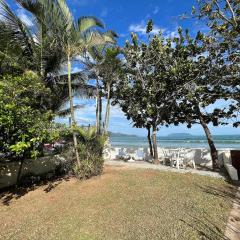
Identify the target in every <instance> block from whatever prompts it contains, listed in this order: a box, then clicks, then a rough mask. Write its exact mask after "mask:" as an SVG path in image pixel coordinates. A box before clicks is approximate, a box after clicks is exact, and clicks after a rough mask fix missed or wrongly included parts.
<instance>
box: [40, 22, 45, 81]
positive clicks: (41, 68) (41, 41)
mask: <svg viewBox="0 0 240 240" xmlns="http://www.w3.org/2000/svg"><path fill="white" fill-rule="evenodd" d="M43 74H44V69H43V27H42V24H40V75H41V77H43Z"/></svg>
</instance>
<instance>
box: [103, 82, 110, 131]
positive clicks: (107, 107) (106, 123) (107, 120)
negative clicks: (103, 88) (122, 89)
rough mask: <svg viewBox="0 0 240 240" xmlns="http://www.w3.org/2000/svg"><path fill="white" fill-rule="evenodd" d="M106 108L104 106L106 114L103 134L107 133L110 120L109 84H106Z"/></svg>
mask: <svg viewBox="0 0 240 240" xmlns="http://www.w3.org/2000/svg"><path fill="white" fill-rule="evenodd" d="M107 91H108V93H107V106H106V113H105V121H104V127H105V130H104V131H105V133H107V132H108V126H109V119H110V91H111V88H110V84H107Z"/></svg>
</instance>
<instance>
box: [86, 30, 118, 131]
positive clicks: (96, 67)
mask: <svg viewBox="0 0 240 240" xmlns="http://www.w3.org/2000/svg"><path fill="white" fill-rule="evenodd" d="M103 36H105V37H106V42H104V43H103V44H101V45H97V46H93V47H91V48H89V49H88V54H89V56H85V62H84V63H85V65H86V66H87V70H88V71H90V73H91V76H92V77H93V78H94V79H96V95H97V101H96V128H97V133H98V134H101V133H102V95H103V88H104V86H106V85H107V89H106V88H105V89H104V90H106V91H105V92H107V94H106V95H107V109H106V117H105V122H104V130H105V131H106V128H107V126H106V124H108V123H107V121H109V120H108V119H109V112H110V91H111V89H110V88H111V81H113V79H112V80H110V77H109V76H108V77H107V76H106V75H107V74H108V75H110V74H112V75H113V74H114V73H115V70H116V69H113V65H114V63H113V62H111V64H110V65H108V66H107V69H106V66H105V65H106V62H107V61H109V57H110V52H111V50H110V49H112V50H113V49H114V48H116V47H115V46H114V45H115V44H116V38H117V37H118V36H117V34H116V33H115V32H113V31H107V32H106V33H104V34H103ZM116 56H117V54H116ZM111 60H113V57H112V59H111ZM114 60H115V59H114ZM108 63H109V62H108ZM103 75H104V76H103Z"/></svg>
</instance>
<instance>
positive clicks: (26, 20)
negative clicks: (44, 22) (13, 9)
mask: <svg viewBox="0 0 240 240" xmlns="http://www.w3.org/2000/svg"><path fill="white" fill-rule="evenodd" d="M17 16H18V17H19V18H20V19H21V21H23V22H24V23H25V24H26V26H28V27H33V26H34V24H33V21H32V19H31V17H29V16H28V15H27V14H26V11H25V10H24V9H22V8H19V9H18V10H17Z"/></svg>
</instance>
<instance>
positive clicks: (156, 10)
mask: <svg viewBox="0 0 240 240" xmlns="http://www.w3.org/2000/svg"><path fill="white" fill-rule="evenodd" d="M158 12H159V7H158V6H156V7H155V8H154V10H153V14H155V15H156V14H157V13H158Z"/></svg>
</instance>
